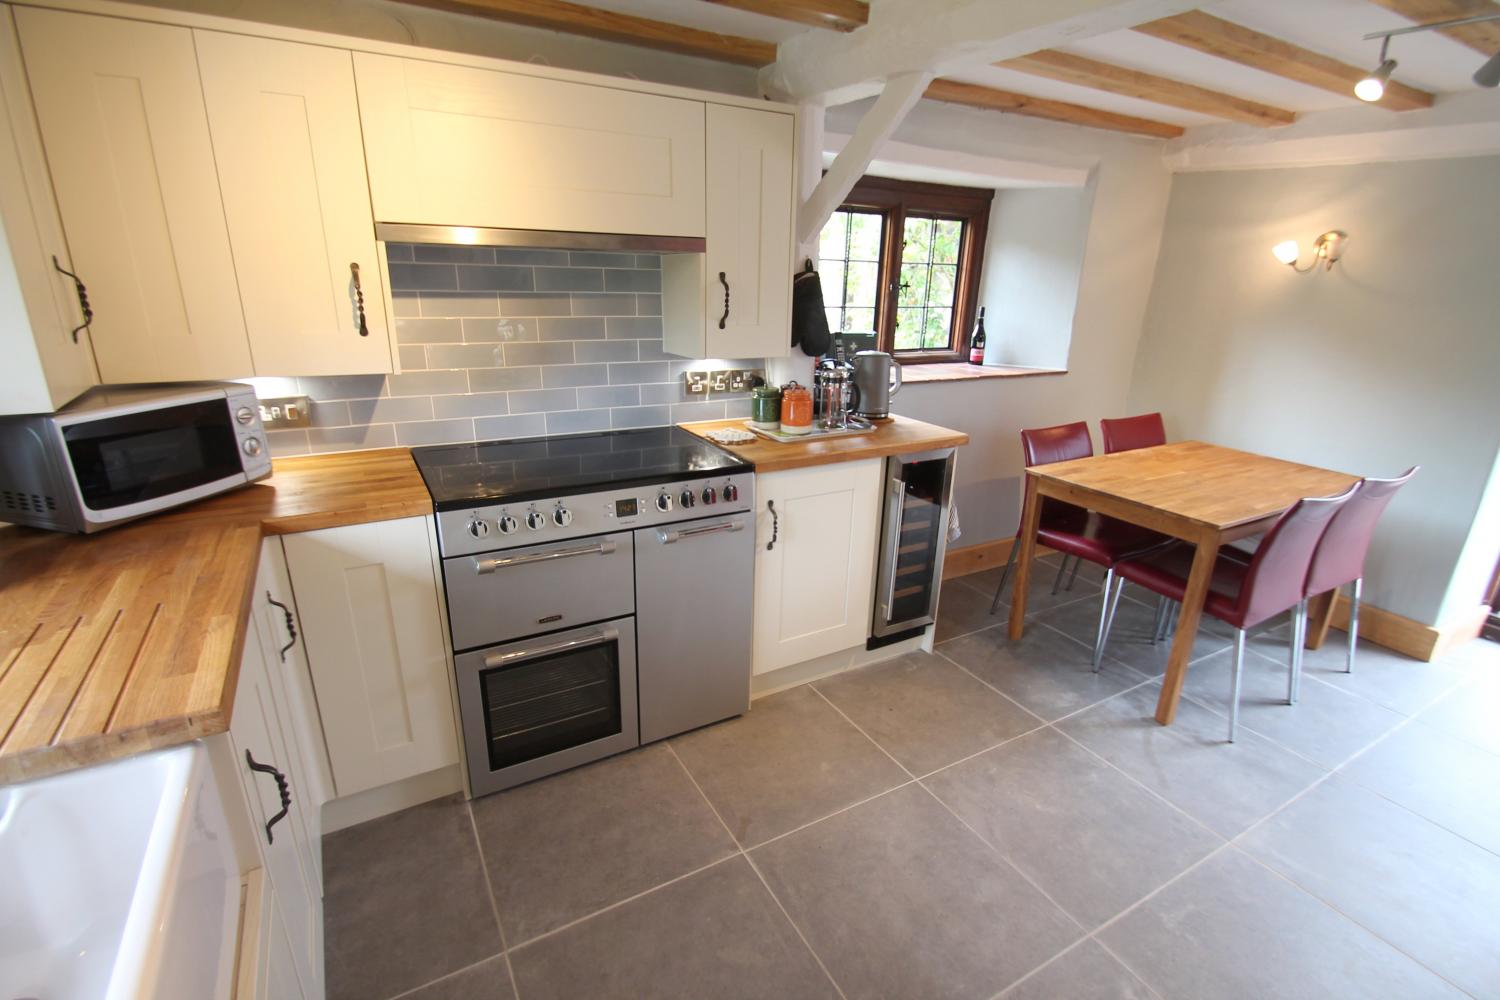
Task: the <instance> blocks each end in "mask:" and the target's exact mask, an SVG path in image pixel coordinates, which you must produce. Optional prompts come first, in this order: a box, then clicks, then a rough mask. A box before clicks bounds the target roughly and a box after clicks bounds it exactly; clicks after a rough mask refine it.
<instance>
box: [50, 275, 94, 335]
mask: <svg viewBox="0 0 1500 1000" xmlns="http://www.w3.org/2000/svg"><path fill="white" fill-rule="evenodd" d="M52 266H53V267H55V268H57V270H58V271H59V272H60V273H62V274H66V275H67V276H68V277H70V278H72V279H73V291H74V292H76V293H77V294H78V310H79V312H81V313H83V322H82V323H79V324H78V325H77V326H75V327H73V330H72V333H73V343H75V344H76V343H78V331H79V330H88V331H89V333H93V332H94V331H93V330H90V329H89V325H90V324H91V323H93V322H94V310H93V309H91V308H90V307H89V290H88V289H87V288H85V287H84V286H83V281H82V279H80V278H79V277H78V275H76V274H74V273H73V272H72V271H69V270H68V269H67V268H65V267H63V266H62V265H61V264H60V263H58V261H57V254H53V255H52Z"/></svg>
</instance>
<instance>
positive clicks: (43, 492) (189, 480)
mask: <svg viewBox="0 0 1500 1000" xmlns="http://www.w3.org/2000/svg"><path fill="white" fill-rule="evenodd" d="M270 474H271V455H270V451H269V449H268V447H267V445H266V433H265V430H264V429H263V428H262V427H261V422H260V407H259V405H258V403H257V402H256V398H255V390H254V389H253V388H252V387H251V386H248V385H244V384H241V383H238V382H196V383H191V384H180V385H149V386H96V387H95V388H93V389H90V390H89V391H88V392H86V393H84V394H83V395H82V396H80V397H79V398H78V399H76V400H74V401H73V402H71V403H69V404H68V405H67V406H65V407H63V408H62V409H61V410H58V411H57V412H56V413H38V414H26V415H22V416H13V417H0V521H8V522H10V523H11V524H23V525H27V526H30V527H34V528H50V529H52V530H54V531H71V532H78V533H84V534H86V533H89V532H94V531H100V530H103V529H104V528H108V527H111V526H113V525H116V524H120V523H122V522H125V521H130V520H134V519H135V518H138V517H144V516H146V515H148V514H155V513H158V512H160V511H164V510H168V509H170V508H172V507H176V506H179V505H181V504H185V503H191V502H192V501H194V500H201V499H203V498H204V497H210V496H213V495H214V494H216V493H223V492H225V491H227V490H232V489H235V488H237V487H240V486H244V485H246V484H248V483H252V482H254V481H255V480H257V479H264V478H265V477H267V476H269V475H270Z"/></svg>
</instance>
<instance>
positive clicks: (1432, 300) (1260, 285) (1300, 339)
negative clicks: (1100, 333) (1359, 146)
mask: <svg viewBox="0 0 1500 1000" xmlns="http://www.w3.org/2000/svg"><path fill="white" fill-rule="evenodd" d="M1334 228H1337V229H1343V230H1346V231H1347V232H1348V233H1349V235H1350V239H1349V243H1348V249H1347V250H1346V252H1345V255H1344V259H1343V261H1342V262H1340V263H1339V264H1338V265H1337V266H1336V267H1335V268H1334V270H1333V271H1332V272H1329V273H1323V272H1317V273H1313V274H1306V275H1298V274H1293V273H1292V272H1291V270H1290V269H1288V268H1286V267H1284V266H1282V265H1281V264H1278V263H1277V262H1276V261H1275V259H1274V258H1273V257H1272V256H1271V253H1270V247H1271V246H1272V245H1273V244H1274V243H1276V242H1278V241H1280V240H1284V239H1289V238H1292V239H1297V240H1299V241H1300V242H1301V243H1302V244H1303V246H1304V247H1307V246H1308V245H1309V244H1310V242H1311V240H1312V238H1313V237H1314V236H1316V235H1317V234H1318V233H1320V232H1322V231H1323V230H1326V229H1334ZM1497 250H1500V158H1496V157H1475V158H1466V159H1449V160H1429V161H1419V162H1405V163H1383V164H1373V165H1366V166H1340V167H1312V168H1305V169H1295V170H1259V171H1238V172H1224V173H1202V174H1181V175H1178V176H1177V178H1176V180H1175V182H1174V184H1173V187H1172V198H1171V205H1170V209H1169V211H1168V215H1167V224H1166V235H1165V238H1164V240H1163V245H1162V252H1161V260H1160V264H1159V266H1158V268H1157V273H1156V280H1155V287H1154V290H1153V292H1152V296H1151V306H1150V312H1149V314H1148V317H1147V321H1146V329H1145V333H1144V335H1143V337H1142V339H1141V345H1140V352H1139V355H1138V356H1137V358H1136V365H1135V378H1134V381H1133V384H1132V387H1131V391H1130V397H1129V400H1130V406H1129V409H1130V410H1132V411H1141V410H1155V409H1159V410H1161V411H1162V412H1163V413H1164V414H1165V416H1166V421H1167V430H1168V433H1169V434H1170V435H1171V436H1173V437H1195V438H1202V439H1204V440H1208V441H1213V442H1216V443H1220V444H1226V445H1231V446H1235V447H1241V448H1246V449H1249V450H1252V451H1258V452H1264V453H1267V454H1271V455H1276V456H1278V457H1282V458H1287V459H1291V460H1294V461H1301V462H1307V463H1310V464H1314V465H1322V466H1326V467H1330V468H1336V469H1341V470H1343V471H1347V472H1350V473H1355V474H1361V475H1376V476H1383V475H1393V474H1395V473H1398V472H1400V471H1402V470H1403V469H1405V468H1406V467H1407V466H1409V465H1413V464H1421V465H1422V472H1421V473H1420V475H1419V476H1418V477H1417V479H1416V480H1415V481H1413V483H1412V484H1411V485H1410V486H1408V487H1407V488H1406V490H1404V491H1403V493H1402V494H1400V495H1398V497H1397V498H1396V500H1395V501H1394V502H1393V503H1392V505H1391V507H1390V509H1389V510H1388V511H1387V514H1386V517H1385V520H1384V522H1383V524H1382V525H1381V529H1380V531H1379V534H1378V536H1377V539H1376V542H1375V546H1374V548H1373V550H1372V552H1371V554H1370V559H1369V563H1368V565H1367V580H1366V588H1365V595H1366V599H1367V600H1368V601H1370V602H1371V603H1372V604H1375V605H1378V606H1380V607H1383V608H1386V609H1388V610H1391V611H1395V612H1397V613H1399V614H1403V615H1406V616H1408V617H1411V618H1414V619H1416V620H1418V621H1421V622H1425V623H1428V624H1436V623H1440V622H1445V621H1448V620H1451V619H1452V618H1453V617H1454V616H1456V615H1459V614H1461V613H1464V612H1471V611H1472V610H1473V609H1474V607H1476V606H1477V605H1478V604H1479V603H1480V601H1481V592H1482V590H1483V588H1484V586H1485V584H1486V583H1487V582H1488V580H1489V575H1490V572H1491V570H1493V568H1494V565H1495V558H1496V540H1497V539H1496V536H1495V534H1494V532H1495V530H1496V529H1495V525H1493V524H1490V525H1480V526H1479V527H1478V528H1477V529H1476V528H1475V523H1474V522H1475V519H1476V514H1477V513H1478V512H1479V510H1480V504H1481V498H1482V497H1483V496H1484V493H1485V489H1486V486H1487V485H1488V484H1489V483H1490V481H1491V476H1492V472H1493V470H1494V465H1495V456H1496V450H1497V446H1500V419H1497V418H1500V384H1497V377H1500V333H1497V325H1496V317H1497V316H1500V280H1497V278H1500V272H1497V270H1496V265H1495V261H1496V257H1497ZM1496 493H1500V490H1492V491H1491V495H1492V501H1493V500H1494V499H1495V497H1494V494H1496ZM1476 532H1477V533H1476ZM1471 538H1472V539H1473V543H1472V545H1471ZM1456 571H1457V572H1456Z"/></svg>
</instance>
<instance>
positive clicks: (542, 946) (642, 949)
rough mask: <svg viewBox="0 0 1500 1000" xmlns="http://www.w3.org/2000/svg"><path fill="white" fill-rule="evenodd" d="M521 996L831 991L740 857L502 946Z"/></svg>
mask: <svg viewBox="0 0 1500 1000" xmlns="http://www.w3.org/2000/svg"><path fill="white" fill-rule="evenodd" d="M511 961H512V963H514V965H515V970H516V981H517V983H518V985H519V989H520V992H521V995H522V996H524V997H526V1000H574V998H577V997H590V998H596V1000H608V998H620V1000H635V998H640V997H663V998H665V997H712V998H714V1000H736V998H765V1000H777V998H782V997H797V998H802V997H807V998H809V1000H814V998H818V997H826V998H833V997H836V996H837V993H836V992H835V991H834V989H833V986H832V984H831V983H829V981H828V977H827V976H826V975H825V974H824V973H823V970H822V969H820V968H819V967H818V964H817V961H816V960H815V959H814V958H813V956H812V953H811V952H809V951H808V950H807V946H806V945H805V944H803V942H802V940H801V938H799V937H798V935H797V932H796V930H795V928H793V927H792V925H791V924H790V923H788V922H787V919H786V915H785V914H783V913H782V912H781V909H780V908H779V907H778V906H777V905H776V901H775V900H774V899H772V898H771V895H770V894H769V893H768V892H766V887H765V886H764V885H762V884H761V881H760V879H759V878H758V877H756V875H755V872H754V871H752V870H751V868H750V865H749V864H748V863H747V862H746V861H745V860H744V859H743V858H738V857H737V858H733V859H731V860H729V861H726V862H724V863H722V864H718V865H715V866H713V867H712V868H709V869H707V870H705V871H701V872H698V873H696V874H694V875H691V876H689V877H688V878H685V879H682V880H680V881H678V882H674V883H672V884H671V885H668V886H666V887H664V888H662V889H658V890H656V891H655V892H651V893H648V894H647V895H645V896H641V897H639V898H637V899H633V900H631V901H630V902H628V903H626V904H625V905H623V906H620V907H617V908H615V909H613V910H609V911H607V912H605V913H601V914H599V915H597V916H595V917H591V918H590V919H588V920H585V921H583V922H582V923H579V924H575V925H574V926H572V927H569V928H567V929H565V930H563V931H560V932H559V933H557V934H553V935H549V936H547V937H544V938H542V939H541V940H539V941H536V942H533V943H532V944H529V945H527V946H525V947H523V948H519V949H517V950H516V951H514V952H512V953H511Z"/></svg>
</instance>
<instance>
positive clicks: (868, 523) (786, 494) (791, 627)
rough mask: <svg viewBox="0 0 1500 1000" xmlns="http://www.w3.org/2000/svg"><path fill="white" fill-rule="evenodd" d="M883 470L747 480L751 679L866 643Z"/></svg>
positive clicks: (867, 464) (869, 462)
mask: <svg viewBox="0 0 1500 1000" xmlns="http://www.w3.org/2000/svg"><path fill="white" fill-rule="evenodd" d="M884 469H885V460H884V459H879V458H875V459H866V460H864V461H858V462H840V463H837V464H833V465H820V466H814V467H812V468H806V469H792V470H788V471H785V472H770V473H765V474H761V475H757V476H756V477H755V495H756V541H757V545H756V553H755V632H754V642H753V656H752V661H753V668H752V669H753V672H754V673H757V674H762V673H766V672H767V671H770V670H776V669H778V668H781V667H787V666H791V665H792V664H796V663H801V662H803V661H805V660H811V659H814V658H816V657H819V656H824V655H826V654H829V653H836V652H839V651H841V650H845V649H849V648H851V647H853V646H858V645H860V644H862V643H863V642H864V641H865V639H866V637H867V636H868V635H869V628H870V608H871V601H872V599H873V597H874V593H875V559H876V555H877V551H878V549H879V544H878V534H879V530H880V493H881V482H882V479H883V476H884ZM768 546H769V547H768Z"/></svg>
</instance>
